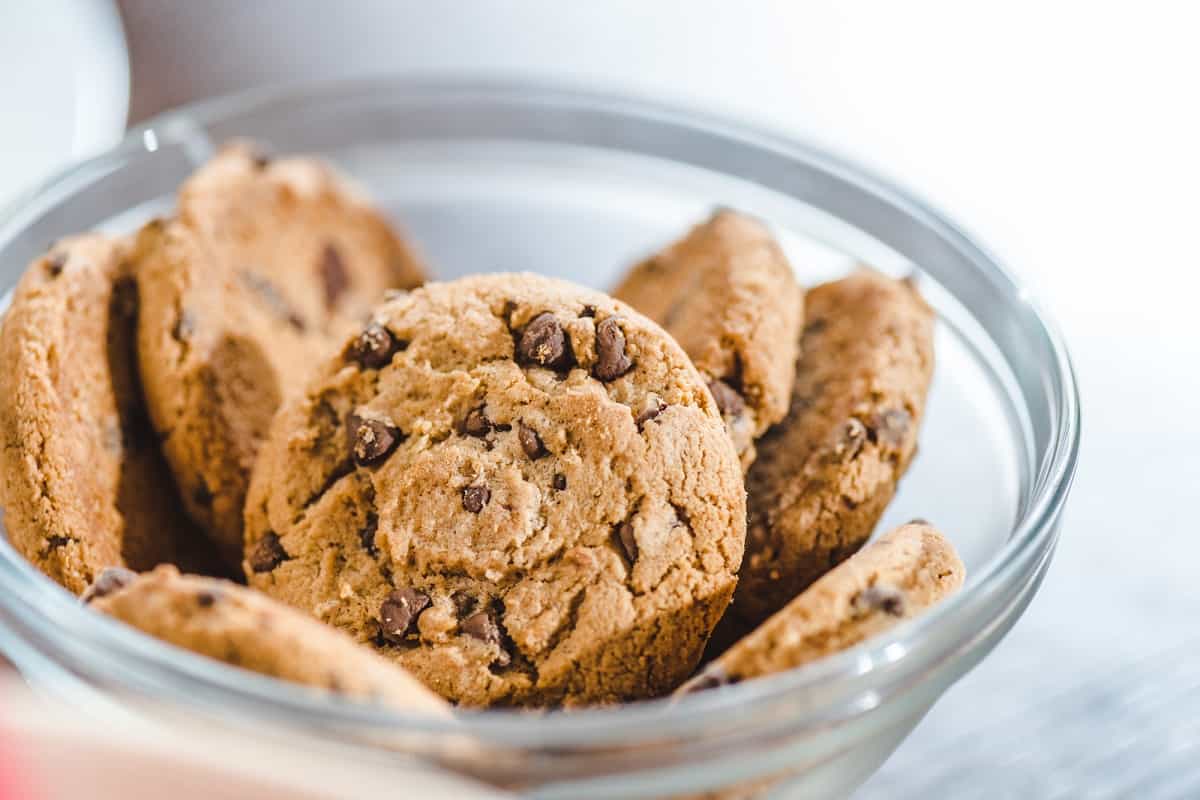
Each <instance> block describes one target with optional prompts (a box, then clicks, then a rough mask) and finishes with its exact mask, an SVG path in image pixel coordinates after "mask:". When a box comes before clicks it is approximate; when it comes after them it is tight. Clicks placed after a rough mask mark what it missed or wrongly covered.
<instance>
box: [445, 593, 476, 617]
mask: <svg viewBox="0 0 1200 800" xmlns="http://www.w3.org/2000/svg"><path fill="white" fill-rule="evenodd" d="M450 602H451V603H453V604H454V610H455V611H457V612H458V616H459V617H463V616H466V614H467V612H468V611H470V610H471V609H473V608H475V605H476V603H475V598H474V597H471V595H469V594H467V593H466V592H455V593H454V594H452V595H450Z"/></svg>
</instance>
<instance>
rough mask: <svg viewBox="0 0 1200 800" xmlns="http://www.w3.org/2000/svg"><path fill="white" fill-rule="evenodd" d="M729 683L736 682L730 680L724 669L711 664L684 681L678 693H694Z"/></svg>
mask: <svg viewBox="0 0 1200 800" xmlns="http://www.w3.org/2000/svg"><path fill="white" fill-rule="evenodd" d="M731 683H737V681H736V680H731V679H730V677H729V675H728V674H726V672H725V670H724V669H722V668H721V667H719V666H717V665H715V664H713V665H711V666H709V667H706V668H705V669H704V670H703V671H702V672H700V674H698V675H696V676H695V677H694V678H692V679H691V680H689V681H688V682H687V683H685V684H684V685H683V686H682V687H681V688H680V690H679V693H680V694H695V693H696V692H705V691H708V690H709V689H719V688H720V687H722V686H728V685H729V684H731Z"/></svg>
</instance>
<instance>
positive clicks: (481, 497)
mask: <svg viewBox="0 0 1200 800" xmlns="http://www.w3.org/2000/svg"><path fill="white" fill-rule="evenodd" d="M491 499H492V490H491V489H489V488H488V487H486V486H468V487H466V488H465V489H463V490H462V504H463V508H465V509H466V510H467V511H470V512H471V513H472V514H478V513H479V512H480V511H483V507H484V506H486V505H487V504H488V501H489V500H491Z"/></svg>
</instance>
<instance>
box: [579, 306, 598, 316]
mask: <svg viewBox="0 0 1200 800" xmlns="http://www.w3.org/2000/svg"><path fill="white" fill-rule="evenodd" d="M579 316H581V317H594V316H596V307H595V306H593V305H586V306H584V307H583V311H580V312H579Z"/></svg>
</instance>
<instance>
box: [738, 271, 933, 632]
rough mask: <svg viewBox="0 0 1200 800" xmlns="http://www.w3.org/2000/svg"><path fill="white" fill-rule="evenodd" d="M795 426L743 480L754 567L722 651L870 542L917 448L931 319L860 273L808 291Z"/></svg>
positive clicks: (897, 291)
mask: <svg viewBox="0 0 1200 800" xmlns="http://www.w3.org/2000/svg"><path fill="white" fill-rule="evenodd" d="M807 310H808V323H807V325H806V327H805V331H804V338H803V342H802V345H801V347H802V350H803V353H802V355H801V358H800V363H799V366H798V368H797V372H796V384H795V387H794V390H793V392H792V401H791V409H790V411H789V412H788V415H787V417H786V418H785V419H784V420H783V421H782V422H780V423H779V424H777V425H776V426H775V427H773V428H772V429H771V431H770V432H768V433H767V434H766V435H765V436H763V437H762V438H761V439H760V440H759V442H758V460H757V461H755V463H754V466H753V467H751V469H750V471H749V473H748V474H747V475H746V491H747V500H746V506H747V531H746V558H745V561H744V562H743V564H742V571H741V578H740V582H739V584H738V589H737V593H736V595H735V597H734V602H733V605H732V606H731V607H730V610H729V614H727V615H726V621H725V622H723V623H722V625H721V631H720V634H719V636H718V637H717V638H718V640H719V641H718V642H717V643H716V644H718V645H719V644H721V643H723V641H727V640H726V639H725V637H726V636H728V637H729V640H731V639H732V638H736V636H740V635H741V634H742V633H744V632H745V631H747V630H749V629H750V628H751V627H753V626H755V625H757V624H758V623H760V622H762V621H763V620H764V619H766V618H767V617H768V616H770V615H771V614H773V613H775V612H776V611H778V610H779V609H780V608H782V607H783V606H784V605H786V604H787V603H788V602H789V601H790V600H791V599H792V598H793V597H795V596H796V595H798V594H799V593H800V592H801V591H803V590H804V589H805V588H806V587H807V586H809V585H810V584H811V583H812V582H813V581H815V580H816V579H817V578H819V577H820V576H821V575H823V574H824V573H825V572H826V571H827V570H829V569H830V568H831V567H833V566H835V565H837V564H838V563H839V562H840V561H842V560H843V559H845V558H846V557H847V556H849V555H850V554H851V553H853V552H854V551H855V550H857V549H858V548H859V547H860V546H861V545H862V543H863V542H864V541H866V540H867V538H868V537H869V536H870V535H871V531H872V529H873V528H874V527H875V523H877V522H878V521H879V517H880V516H881V515H882V514H883V511H884V508H885V507H886V506H887V504H888V502H889V501H890V500H891V499H892V495H893V494H894V493H895V490H896V483H897V481H898V480H899V479H900V476H901V475H903V474H904V471H905V470H906V469H907V468H908V464H909V461H910V460H911V459H912V457H913V454H914V452H915V451H916V447H917V427H918V425H919V423H920V421H921V416H922V413H923V411H924V408H925V394H926V392H927V391H928V388H929V380H930V377H931V375H932V372H933V312H932V311H931V310H930V308H929V307H928V306H927V305H926V304H925V302H924V301H923V300H922V299H921V297H920V296H919V295H918V294H917V292H916V290H915V289H914V288H913V287H912V286H911V285H909V284H908V283H907V282H905V281H897V280H893V279H891V278H888V277H886V276H884V275H881V274H880V273H878V272H874V271H871V270H860V271H858V272H855V273H854V274H852V275H850V276H849V277H847V278H844V279H843V280H840V281H835V282H833V283H827V284H824V285H822V286H818V287H816V288H815V289H812V290H811V291H810V292H809V293H808V299H807Z"/></svg>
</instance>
